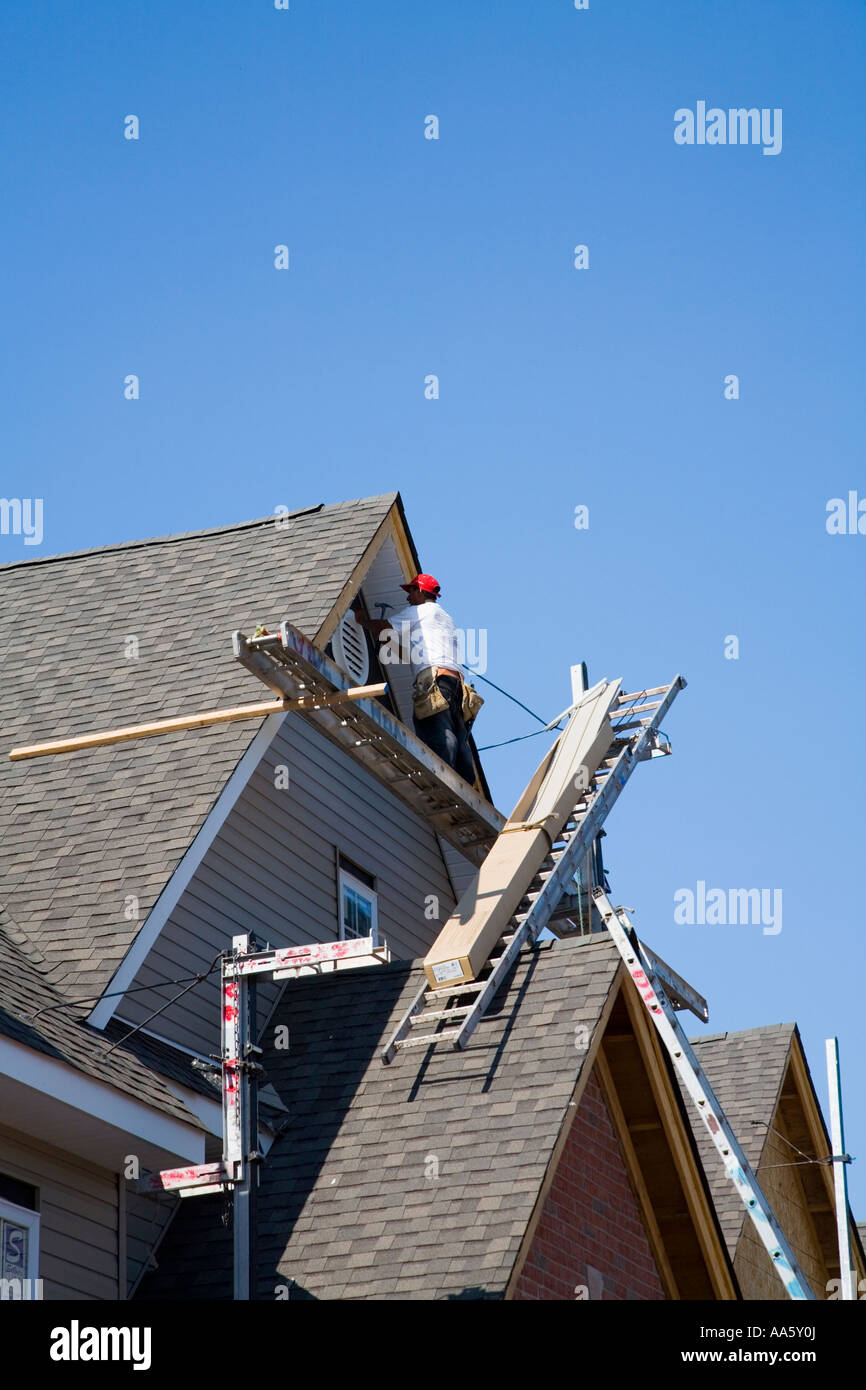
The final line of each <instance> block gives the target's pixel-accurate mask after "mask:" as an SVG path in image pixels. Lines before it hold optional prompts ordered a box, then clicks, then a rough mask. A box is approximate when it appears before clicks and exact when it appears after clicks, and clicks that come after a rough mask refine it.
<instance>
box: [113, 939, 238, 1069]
mask: <svg viewBox="0 0 866 1390" xmlns="http://www.w3.org/2000/svg"><path fill="white" fill-rule="evenodd" d="M222 954H223V953H222V951H219V952H218V953H217V954H216V955H215V956H214V958H213V961H212V963H211V966H210V969H209V970H206V971H205V972H204V974H203V975H196V977H195V978H194V979H193V980H192V982H191V983H190V984H188V985H187V987H186V989H182V990H181V992H180V994H175V995H174V996H173V998H171V999H167V1000H166V1001H165V1003H164V1004H163V1005H162V1008H160V1009H154V1011H153V1013H152V1014H149V1015H148V1017H147V1018H145V1019H144V1020H143V1021H142V1022H141V1023H137V1024H136V1025H135V1027H134V1028H131V1029H130V1030H129V1032H128V1033H124V1035H123V1037H122V1038H118V1040H117V1042H116V1043H113V1044H112V1046H111V1047H110V1048H109V1049H108V1051H107V1052H106V1054H105V1055H106V1057H110V1056H111V1054H112V1052H114V1051H115V1049H116V1048H118V1047H120V1045H121V1043H125V1042H126V1041H127V1039H128V1038H131V1037H133V1036H134V1034H136V1033H137V1032H139V1030H140V1029H141V1028H146V1027H147V1025H148V1023H151V1022H152V1021H153V1019H155V1018H159V1015H160V1014H162V1013H165V1011H166V1009H168V1008H170V1007H171V1005H172V1004H176V1003H177V1001H178V1000H179V999H182V998H183V996H184V995H185V994H189V992H190V990H191V989H195V987H196V985H200V984H201V983H202V981H203V980H206V979H207V978H208V976H210V975H212V974H213V972H214V971H215V970H216V968H217V962H218V961H220V960H221V959H222Z"/></svg>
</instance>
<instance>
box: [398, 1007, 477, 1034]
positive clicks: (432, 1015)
mask: <svg viewBox="0 0 866 1390" xmlns="http://www.w3.org/2000/svg"><path fill="white" fill-rule="evenodd" d="M471 1010H472V1005H471V1004H464V1005H463V1006H462V1007H461V1008H458V1009H432V1010H425V1012H424V1013H423V1014H413V1015H412V1017H411V1018H410V1019H409V1022H410V1023H411V1025H412V1027H413V1028H416V1027H417V1028H420V1027H421V1026H422V1025H423V1024H425V1023H438V1022H439V1020H440V1018H465V1016H466V1014H468V1013H470V1012H471Z"/></svg>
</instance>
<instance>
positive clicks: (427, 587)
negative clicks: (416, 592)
mask: <svg viewBox="0 0 866 1390" xmlns="http://www.w3.org/2000/svg"><path fill="white" fill-rule="evenodd" d="M400 588H401V589H405V590H406V592H407V594H408V592H409V590H410V589H416V588H417V589H423V590H424V593H425V594H438V592H439V581H438V579H434V578H433V576H432V574H416V575H415V578H414V579H413V580H412V581H411V583H409V584H401V585H400Z"/></svg>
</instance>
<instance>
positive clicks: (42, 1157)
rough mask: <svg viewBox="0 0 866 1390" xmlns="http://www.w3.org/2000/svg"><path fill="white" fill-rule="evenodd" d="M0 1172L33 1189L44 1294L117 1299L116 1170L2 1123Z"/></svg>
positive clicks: (0, 1132) (48, 1295) (52, 1297)
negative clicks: (65, 1152) (103, 1166)
mask: <svg viewBox="0 0 866 1390" xmlns="http://www.w3.org/2000/svg"><path fill="white" fill-rule="evenodd" d="M0 1173H5V1174H7V1175H8V1176H9V1177H11V1178H18V1179H19V1181H20V1182H26V1183H29V1184H30V1185H31V1186H32V1187H35V1188H37V1189H38V1192H39V1278H40V1279H42V1280H43V1294H44V1297H45V1298H46V1299H57V1298H72V1299H91V1298H92V1299H116V1298H117V1297H118V1278H117V1272H118V1189H117V1174H116V1173H111V1172H109V1171H108V1170H107V1169H105V1168H97V1167H96V1166H95V1164H92V1163H87V1162H86V1161H85V1160H84V1159H78V1158H73V1157H72V1156H70V1155H69V1154H64V1153H62V1152H61V1151H60V1150H59V1149H54V1148H52V1147H50V1146H49V1145H47V1144H42V1143H39V1142H37V1141H35V1140H33V1141H31V1140H28V1139H26V1138H24V1137H23V1136H22V1135H20V1134H16V1133H15V1132H14V1131H12V1130H9V1129H6V1128H4V1127H3V1126H0Z"/></svg>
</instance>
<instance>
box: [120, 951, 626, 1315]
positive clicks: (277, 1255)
mask: <svg viewBox="0 0 866 1390" xmlns="http://www.w3.org/2000/svg"><path fill="white" fill-rule="evenodd" d="M619 964H620V962H619V956H618V954H617V952H616V948H615V947H614V945H613V943H612V942H611V941H610V939H609V938H608V937H607V936H598V937H592V938H588V939H585V940H583V941H580V940H573V941H562V942H559V943H558V944H557V946H556V948H555V949H554V950H542V951H539V952H537V953H534V952H530V951H526V952H524V953H523V954H522V955H521V956H520V958H519V959H518V962H517V966H516V968H515V971H514V974H513V975H512V977H511V979H510V981H509V982H508V983H507V985H506V986H505V987H504V988H503V990H502V991H501V992H500V995H499V997H498V998H497V999H496V1000H495V1001H494V1005H493V1008H492V1009H491V1011H490V1013H488V1015H487V1016H486V1017H485V1018H484V1019H482V1021H481V1023H480V1024H479V1026H478V1028H477V1030H476V1032H475V1033H474V1034H473V1037H472V1039H471V1041H470V1044H469V1046H468V1048H467V1049H466V1050H465V1052H461V1053H455V1052H453V1051H451V1050H450V1049H443V1050H441V1051H439V1052H435V1053H433V1054H432V1056H431V1057H430V1060H429V1062H427V1063H425V1060H424V1057H423V1055H419V1054H421V1053H423V1050H419V1052H415V1051H411V1052H407V1053H403V1054H401V1055H400V1056H398V1057H397V1058H396V1060H395V1061H394V1062H393V1063H392V1065H391V1066H390V1067H384V1066H383V1065H382V1063H381V1062H380V1060H379V1051H380V1048H381V1047H382V1046H383V1045H384V1042H385V1041H386V1039H387V1037H388V1035H389V1033H390V1032H391V1030H392V1029H393V1027H394V1026H395V1024H396V1023H397V1022H398V1020H399V1018H400V1016H401V1015H402V1013H403V1011H404V1010H405V1008H406V1005H407V1004H408V1002H409V1001H410V1000H411V998H412V996H413V995H414V993H415V991H416V990H417V988H418V982H419V979H420V968H419V967H418V966H417V965H415V966H413V967H410V966H407V965H406V964H402V963H401V964H397V963H395V964H392V965H390V966H387V967H382V968H377V969H375V970H365V971H358V972H353V975H352V976H350V975H349V973H348V972H345V973H342V972H341V973H337V974H332V975H325V976H322V977H320V978H319V979H302V980H299V981H294V982H292V983H291V984H290V985H289V986H287V988H286V991H285V993H284V995H283V998H282V1001H281V1003H280V1005H279V1007H278V1009H277V1012H276V1015H275V1017H274V1020H273V1023H274V1025H275V1026H276V1025H277V1024H278V1023H284V1024H288V1026H289V1027H290V1030H291V1036H292V1038H293V1039H297V1041H298V1046H297V1047H293V1048H292V1050H291V1051H290V1052H289V1053H288V1054H286V1053H285V1052H282V1053H277V1052H275V1051H266V1053H265V1057H264V1059H263V1060H264V1063H265V1066H266V1068H267V1072H268V1079H269V1080H270V1081H271V1082H272V1083H273V1085H274V1087H275V1089H276V1091H277V1092H278V1094H279V1096H280V1098H281V1099H282V1100H283V1102H284V1104H285V1105H286V1106H287V1107H288V1111H289V1116H290V1119H291V1124H290V1128H289V1129H288V1131H287V1132H286V1134H285V1135H284V1136H283V1137H282V1138H281V1139H280V1140H278V1141H277V1143H276V1144H275V1145H274V1147H273V1148H272V1150H271V1152H270V1154H269V1157H268V1161H267V1163H266V1164H265V1166H264V1169H263V1172H262V1186H261V1191H260V1204H259V1227H260V1263H259V1276H260V1296H261V1297H263V1298H268V1297H271V1296H272V1293H271V1291H272V1289H273V1287H274V1285H275V1284H276V1283H279V1282H285V1281H287V1280H291V1279H295V1280H297V1282H298V1284H300V1285H301V1286H302V1287H303V1288H304V1289H305V1290H306V1291H307V1293H308V1294H311V1295H313V1296H314V1297H316V1298H324V1299H334V1298H340V1297H351V1298H364V1299H367V1298H388V1297H392V1298H393V1297H398V1298H406V1297H418V1298H428V1299H430V1298H433V1299H442V1298H445V1299H448V1298H462V1297H479V1298H480V1297H487V1298H489V1297H495V1298H498V1297H501V1296H502V1294H503V1292H504V1290H505V1287H506V1284H507V1282H508V1278H509V1274H510V1272H511V1269H512V1267H513V1264H514V1260H515V1258H516V1255H517V1252H518V1249H519V1246H520V1240H521V1237H522V1233H523V1231H525V1229H526V1226H527V1224H528V1222H529V1218H530V1215H531V1213H532V1209H533V1206H534V1203H535V1200H536V1198H537V1195H538V1191H539V1188H540V1185H541V1183H542V1180H543V1178H544V1174H545V1171H546V1168H547V1165H548V1163H549V1161H550V1158H551V1154H552V1151H553V1147H554V1144H555V1142H556V1139H557V1136H558V1134H559V1131H560V1128H561V1126H562V1124H563V1121H564V1119H565V1116H566V1113H567V1109H568V1102H569V1099H570V1097H571V1095H572V1092H573V1088H574V1085H575V1082H576V1080H577V1078H578V1076H579V1072H580V1069H581V1067H582V1065H583V1062H584V1057H585V1054H582V1053H578V1052H576V1051H575V1048H574V1045H573V1038H574V1025H575V1022H576V1021H577V1022H585V1023H586V1024H587V1025H588V1026H589V1027H590V1029H591V1028H592V1027H593V1026H594V1025H595V1024H596V1022H597V1020H598V1017H599V1014H600V1011H601V1009H602V1008H603V1006H604V1002H605V999H606V997H607V994H608V993H609V991H610V988H611V986H612V984H613V981H614V979H615V977H616V974H617V970H618V968H619ZM361 976H363V979H362V978H360V977H361ZM528 979H530V980H531V984H530V986H529V988H528V989H526V991H525V993H524V995H523V998H522V1000H521V998H520V994H521V989H522V988H523V987H524V986H525V985H526V983H527V980H528ZM563 985H565V986H566V989H565V990H564V989H563ZM554 994H556V995H557V996H558V998H559V1000H560V1003H559V1005H558V1006H557V1007H556V1008H553V1007H552V1006H551V999H552V997H553V995H554ZM518 1001H519V1007H518ZM544 1017H547V1018H549V1021H548V1022H547V1023H545V1024H541V1023H540V1019H542V1018H544ZM266 1041H267V1040H266ZM500 1044H502V1047H501V1051H499V1047H500ZM536 1046H540V1051H539V1052H538V1053H537V1054H536V1053H535V1051H534V1049H535V1047H536ZM527 1054H529V1055H531V1056H533V1057H535V1056H536V1055H537V1056H538V1061H537V1062H534V1063H533V1066H532V1068H531V1069H530V1070H529V1072H527V1071H526V1070H525V1069H524V1067H523V1065H522V1063H523V1062H524V1060H525V1058H526V1056H527ZM325 1077H327V1078H330V1079H332V1080H333V1081H334V1082H336V1085H335V1086H334V1087H333V1090H332V1094H331V1096H330V1097H329V1098H328V1099H325V1098H324V1095H325V1091H326V1089H327V1088H326V1087H325V1086H324V1085H323V1084H322V1082H323V1079H324V1078H325ZM541 1100H543V1101H544V1102H545V1104H544V1106H543V1107H539V1101H541ZM347 1131H348V1132H350V1133H351V1134H352V1136H353V1142H352V1144H351V1145H349V1146H344V1145H343V1144H341V1142H340V1141H341V1140H342V1139H343V1138H344V1137H345V1135H346V1133H347ZM423 1136H429V1143H428V1140H427V1139H426V1138H425V1137H423ZM515 1136H517V1137H518V1138H519V1140H520V1142H519V1143H517V1144H515V1145H514V1149H513V1152H505V1150H506V1149H510V1148H511V1141H512V1140H513V1139H514V1138H515ZM431 1155H432V1157H433V1158H434V1159H435V1160H436V1163H438V1175H437V1176H428V1174H432V1173H434V1172H435V1171H436V1167H435V1164H431V1163H429V1162H428V1158H429V1156H431ZM335 1180H336V1181H335ZM338 1194H339V1196H338ZM335 1199H336V1200H335ZM492 1199H495V1200H492ZM215 1241H216V1242H217V1244H218V1245H219V1250H220V1253H219V1255H217V1254H216V1250H215V1244H214V1242H215ZM358 1255H362V1256H363V1257H364V1259H363V1260H361V1259H357V1258H355V1257H356V1256H358ZM370 1255H372V1259H369V1260H368V1259H367V1257H368V1256H370ZM231 1258H232V1257H231V1234H230V1232H229V1231H227V1230H225V1229H224V1228H222V1227H220V1225H219V1203H218V1202H214V1201H212V1200H211V1199H210V1198H207V1197H202V1198H196V1199H194V1200H191V1201H188V1202H186V1203H185V1204H184V1205H183V1207H182V1208H181V1210H180V1212H179V1214H178V1216H177V1218H176V1219H175V1222H174V1224H173V1226H172V1229H171V1230H170V1232H169V1234H168V1236H167V1237H166V1240H165V1241H164V1243H163V1245H162V1246H161V1248H160V1256H159V1270H158V1271H156V1272H155V1273H154V1274H152V1275H150V1276H149V1277H148V1278H147V1279H146V1280H145V1281H144V1283H143V1285H142V1288H141V1297H142V1298H147V1299H152V1298H176V1297H180V1298H188V1297H200V1296H214V1293H213V1291H214V1288H215V1287H217V1285H216V1284H215V1282H214V1281H215V1280H216V1279H217V1278H218V1281H219V1282H218V1288H219V1293H218V1294H217V1295H216V1296H219V1297H222V1298H227V1297H228V1296H229V1292H230V1288H231ZM205 1266H207V1283H206V1284H203V1283H202V1281H201V1278H200V1275H202V1273H203V1272H204V1269H205ZM347 1269H348V1270H350V1277H348V1278H347Z"/></svg>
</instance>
